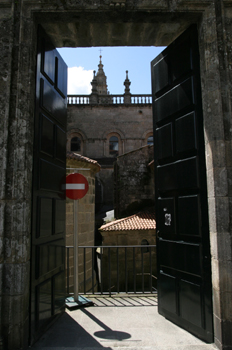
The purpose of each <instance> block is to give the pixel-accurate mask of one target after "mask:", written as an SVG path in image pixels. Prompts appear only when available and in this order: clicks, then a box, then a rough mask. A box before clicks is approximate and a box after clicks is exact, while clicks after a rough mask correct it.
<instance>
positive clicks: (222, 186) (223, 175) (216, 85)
mask: <svg viewBox="0 0 232 350" xmlns="http://www.w3.org/2000/svg"><path fill="white" fill-rule="evenodd" d="M215 19H216V20H215ZM231 31H232V13H231V6H230V9H229V8H228V9H227V10H226V8H224V5H223V1H221V0H216V1H215V7H214V6H213V4H212V5H211V6H210V7H209V8H208V9H207V11H205V13H204V17H203V21H202V23H201V25H200V27H199V41H200V56H201V59H200V62H201V80H202V101H203V113H204V126H205V145H206V166H207V186H208V205H209V222H210V243H211V255H212V284H213V312H214V335H215V343H216V345H217V346H218V347H219V349H223V350H229V349H232V336H231V329H232V312H231V310H232V302H231V300H232V277H231V276H232V275H231V271H232V224H231V223H232V120H231V83H230V82H231V79H232V74H231V66H230V62H231V60H232V54H231V44H232V40H231Z"/></svg>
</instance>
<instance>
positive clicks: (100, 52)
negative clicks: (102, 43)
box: [99, 49, 103, 64]
mask: <svg viewBox="0 0 232 350" xmlns="http://www.w3.org/2000/svg"><path fill="white" fill-rule="evenodd" d="M99 51H100V64H101V63H102V61H101V59H102V54H101V53H102V51H103V50H102V49H100V50H99Z"/></svg>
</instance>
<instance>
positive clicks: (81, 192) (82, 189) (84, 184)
mask: <svg viewBox="0 0 232 350" xmlns="http://www.w3.org/2000/svg"><path fill="white" fill-rule="evenodd" d="M88 189H89V184H88V180H87V179H86V177H85V176H84V175H82V174H78V173H75V174H69V175H67V176H66V196H67V197H68V198H70V199H74V200H76V199H81V198H83V197H84V196H85V195H86V193H87V192H88Z"/></svg>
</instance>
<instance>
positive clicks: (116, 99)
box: [68, 95, 152, 105]
mask: <svg viewBox="0 0 232 350" xmlns="http://www.w3.org/2000/svg"><path fill="white" fill-rule="evenodd" d="M151 103H152V95H130V96H128V95H126V96H125V95H97V97H96V96H95V99H93V98H92V96H91V95H68V104H69V105H87V104H91V105H96V104H100V105H109V104H110V105H120V104H127V105H128V104H133V105H134V104H140V105H142V104H143V105H147V104H151Z"/></svg>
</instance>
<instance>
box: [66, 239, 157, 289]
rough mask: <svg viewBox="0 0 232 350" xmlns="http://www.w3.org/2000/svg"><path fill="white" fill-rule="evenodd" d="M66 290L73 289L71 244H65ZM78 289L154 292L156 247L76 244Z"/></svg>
mask: <svg viewBox="0 0 232 350" xmlns="http://www.w3.org/2000/svg"><path fill="white" fill-rule="evenodd" d="M66 249H67V254H66V271H67V274H66V282H67V293H68V294H70V293H71V292H73V247H72V246H68V247H66ZM78 260H79V282H78V285H79V292H80V293H82V294H85V295H88V294H102V295H103V294H106V295H111V294H117V293H134V294H136V293H156V280H157V277H156V276H157V268H156V246H155V245H130V246H128V245H127V246H79V258H78Z"/></svg>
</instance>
